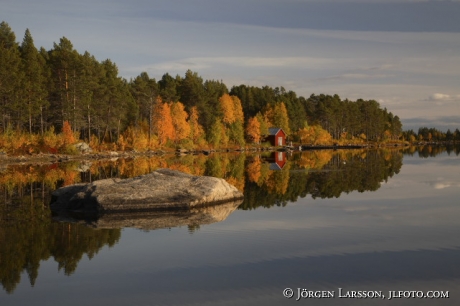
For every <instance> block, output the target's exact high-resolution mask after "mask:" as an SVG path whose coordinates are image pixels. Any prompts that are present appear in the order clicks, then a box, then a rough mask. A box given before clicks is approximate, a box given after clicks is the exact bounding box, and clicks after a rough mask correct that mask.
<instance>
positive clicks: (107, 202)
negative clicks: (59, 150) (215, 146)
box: [51, 169, 243, 216]
mask: <svg viewBox="0 0 460 306" xmlns="http://www.w3.org/2000/svg"><path fill="white" fill-rule="evenodd" d="M242 198H243V194H242V193H241V192H240V191H238V189H236V187H234V186H232V185H230V184H228V183H227V182H226V181H225V180H224V179H220V178H215V177H209V176H194V175H190V174H186V173H182V172H180V171H176V170H170V169H158V170H156V171H154V172H152V173H150V174H146V175H143V176H139V177H134V178H130V179H105V180H99V181H95V182H93V183H91V184H76V185H71V186H67V187H62V188H59V189H58V190H56V191H54V192H53V197H52V203H51V209H52V210H53V211H54V212H58V213H59V212H66V211H67V212H69V211H70V212H74V213H81V214H83V215H85V216H86V215H88V216H94V215H96V216H97V215H101V214H104V213H107V212H139V211H154V210H164V209H190V208H193V207H200V206H205V205H207V204H216V203H223V202H230V201H236V200H240V199H242Z"/></svg>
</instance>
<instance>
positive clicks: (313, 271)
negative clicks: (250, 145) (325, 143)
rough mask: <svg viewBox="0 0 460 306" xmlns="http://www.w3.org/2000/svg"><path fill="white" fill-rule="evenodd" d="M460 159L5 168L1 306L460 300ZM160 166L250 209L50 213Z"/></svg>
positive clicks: (384, 155)
mask: <svg viewBox="0 0 460 306" xmlns="http://www.w3.org/2000/svg"><path fill="white" fill-rule="evenodd" d="M459 153H460V148H459V147H419V148H415V147H413V148H408V149H404V150H401V149H383V150H349V151H341V150H338V151H332V150H323V151H308V152H301V153H295V154H292V155H286V154H284V153H278V152H276V153H274V154H260V155H258V154H247V155H246V154H214V155H210V156H203V155H197V156H192V155H189V156H184V157H176V156H167V157H154V158H144V157H140V158H136V159H114V160H111V161H91V162H89V161H86V162H70V163H64V164H47V165H26V164H17V165H9V166H4V167H2V168H1V169H0V206H1V208H0V215H1V225H0V281H1V284H2V287H3V288H2V289H1V290H0V305H133V306H134V305H298V304H303V305H306V304H313V305H374V304H375V305H456V304H458V303H459V302H460V221H459V220H460V204H459V202H460V201H459V198H460V175H459V174H460V156H459ZM159 167H170V168H173V169H178V170H182V171H185V172H189V173H193V174H203V175H212V176H217V177H223V178H225V179H226V180H227V181H229V182H231V183H232V184H234V185H235V186H236V187H237V188H238V189H240V190H242V191H244V195H245V198H244V201H243V202H242V203H230V204H226V205H223V206H216V207H206V208H204V209H196V210H194V211H191V212H165V213H144V214H137V215H132V216H130V215H123V216H116V215H115V216H113V215H108V216H103V217H101V218H100V219H99V220H86V221H78V220H75V221H73V222H68V221H63V220H62V219H59V217H56V216H52V214H51V213H50V211H49V203H50V194H51V192H52V190H54V189H56V188H58V187H60V186H63V185H68V184H72V183H77V182H89V181H93V180H96V179H101V178H107V177H132V176H136V175H140V174H144V173H148V172H150V171H153V170H154V169H156V168H159ZM291 290H292V291H291ZM283 295H289V296H290V295H292V297H291V298H287V297H284V296H283ZM422 296H423V297H422ZM425 296H428V297H427V298H425ZM389 298H391V299H389Z"/></svg>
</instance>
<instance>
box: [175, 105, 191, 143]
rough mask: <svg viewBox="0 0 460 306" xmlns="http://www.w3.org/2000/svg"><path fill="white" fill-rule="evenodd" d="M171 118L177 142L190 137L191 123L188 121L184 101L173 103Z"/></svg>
mask: <svg viewBox="0 0 460 306" xmlns="http://www.w3.org/2000/svg"><path fill="white" fill-rule="evenodd" d="M171 118H172V123H173V127H174V140H175V141H176V143H177V142H180V141H181V140H184V139H186V138H187V137H189V135H190V124H189V123H188V122H187V118H188V114H187V112H186V111H185V108H184V105H183V104H182V103H180V102H175V103H172V104H171Z"/></svg>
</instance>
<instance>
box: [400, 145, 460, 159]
mask: <svg viewBox="0 0 460 306" xmlns="http://www.w3.org/2000/svg"><path fill="white" fill-rule="evenodd" d="M443 152H447V154H449V155H450V154H455V155H457V156H458V155H459V154H460V146H459V145H458V144H457V145H455V144H445V145H423V146H412V147H409V148H406V149H405V150H404V154H407V155H414V154H415V153H417V154H418V156H419V157H421V158H428V157H435V156H437V155H439V154H441V153H443Z"/></svg>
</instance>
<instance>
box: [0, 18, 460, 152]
mask: <svg viewBox="0 0 460 306" xmlns="http://www.w3.org/2000/svg"><path fill="white" fill-rule="evenodd" d="M0 113H1V114H2V117H1V118H0V151H2V152H4V153H9V154H18V153H22V154H24V153H29V154H32V153H39V152H47V151H48V152H49V151H50V150H52V151H55V150H58V151H60V152H61V153H72V152H73V150H72V147H71V146H70V145H71V144H72V143H75V142H77V141H79V140H82V141H86V142H88V143H89V144H90V146H91V147H92V148H93V149H95V150H137V151H146V150H149V149H150V150H153V149H158V148H178V147H183V148H226V147H227V148H228V147H242V146H245V145H248V144H254V143H255V144H260V143H263V142H264V140H265V136H267V134H268V128H269V127H281V128H283V130H285V132H286V133H287V134H288V136H289V139H290V140H291V141H294V142H296V143H302V144H314V145H318V144H332V143H357V142H365V141H379V142H380V141H403V140H409V139H412V138H411V137H412V136H414V137H413V138H414V140H421V139H422V140H428V139H430V140H431V139H435V138H434V137H437V136H439V137H441V138H442V137H443V138H444V139H450V138H451V139H452V140H454V139H460V132H459V131H458V129H457V130H456V131H454V132H453V133H452V132H450V131H449V133H450V134H449V135H448V136H447V135H445V134H444V135H441V134H442V133H441V134H439V133H431V138H430V137H429V135H428V134H427V135H425V134H423V135H422V134H421V133H420V131H419V134H418V135H417V134H415V133H413V132H412V133H413V134H414V135H413V134H412V133H410V132H406V133H403V130H402V124H401V121H400V119H399V117H398V116H397V115H394V114H393V113H391V112H389V111H388V110H387V109H386V108H383V109H382V108H381V106H380V105H379V103H378V102H376V101H374V100H362V99H359V100H357V101H350V100H347V99H345V100H342V99H341V98H340V97H339V96H338V95H333V96H331V95H324V94H319V95H315V94H312V95H311V96H310V97H308V98H305V97H302V96H297V94H296V93H295V92H293V91H286V89H284V88H283V87H275V88H272V87H270V86H263V87H254V86H249V85H239V86H233V87H232V88H230V89H229V88H228V87H227V86H226V85H225V84H224V83H223V82H222V81H219V80H203V79H202V78H201V77H200V76H199V75H198V73H196V72H193V71H190V70H188V71H186V72H185V75H184V76H183V77H182V76H179V75H176V76H171V75H170V74H169V73H165V74H163V76H162V77H161V79H158V80H156V79H155V78H151V77H150V76H149V75H148V73H147V72H141V73H140V74H139V75H138V76H137V77H135V78H132V79H130V80H126V79H124V78H122V77H121V76H120V75H119V72H118V68H117V65H116V64H115V63H114V62H112V61H111V60H110V59H106V60H103V61H98V60H97V59H96V58H95V57H94V56H93V55H91V54H90V53H89V52H88V51H85V52H84V53H79V52H78V51H77V50H75V49H74V47H73V45H72V43H71V41H70V40H69V39H67V38H66V37H62V38H60V39H59V42H58V43H54V45H53V48H52V49H51V50H45V49H44V48H43V47H41V48H37V47H36V46H35V45H34V41H33V38H32V34H31V32H30V31H29V29H27V30H26V31H25V34H24V37H23V40H22V42H21V43H19V42H17V41H16V35H15V33H14V32H13V31H12V29H11V28H10V27H9V25H8V24H7V23H6V22H2V23H0ZM423 133H424V132H423ZM438 134H439V135H438ZM420 135H422V136H420ZM420 137H422V138H420Z"/></svg>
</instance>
